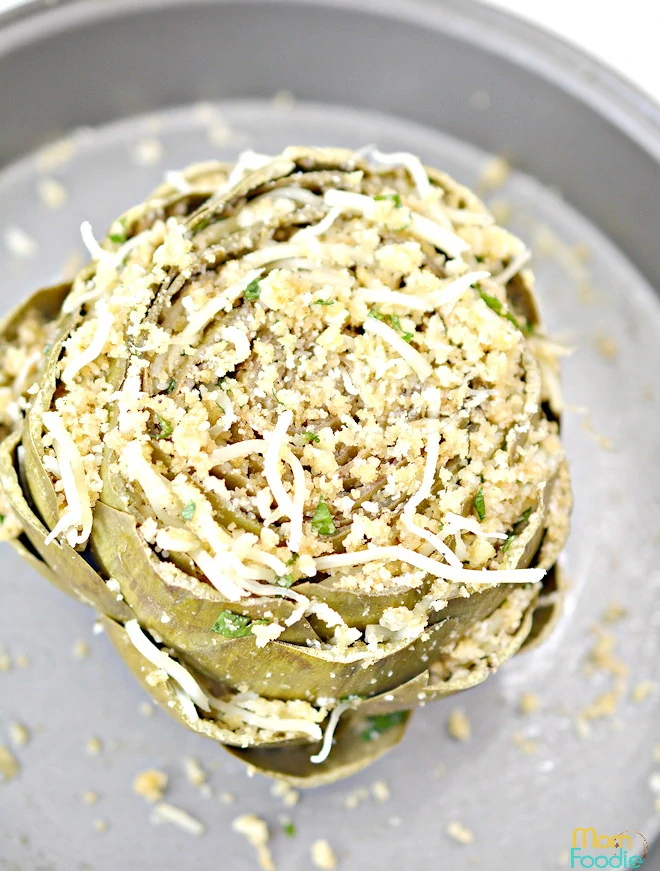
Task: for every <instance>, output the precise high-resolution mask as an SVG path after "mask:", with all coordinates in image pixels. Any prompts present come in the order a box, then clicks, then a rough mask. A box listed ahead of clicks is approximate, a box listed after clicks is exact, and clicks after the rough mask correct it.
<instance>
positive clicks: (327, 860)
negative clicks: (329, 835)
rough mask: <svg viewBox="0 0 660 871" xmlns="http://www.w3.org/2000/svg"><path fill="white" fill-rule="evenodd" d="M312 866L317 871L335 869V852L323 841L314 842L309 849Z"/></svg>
mask: <svg viewBox="0 0 660 871" xmlns="http://www.w3.org/2000/svg"><path fill="white" fill-rule="evenodd" d="M311 857H312V864H313V865H314V867H315V868H318V869H319V871H333V869H334V868H336V867H337V857H336V855H335V851H334V850H333V849H332V847H331V846H330V844H329V843H328V842H327V841H325V840H318V841H314V843H313V844H312V849H311Z"/></svg>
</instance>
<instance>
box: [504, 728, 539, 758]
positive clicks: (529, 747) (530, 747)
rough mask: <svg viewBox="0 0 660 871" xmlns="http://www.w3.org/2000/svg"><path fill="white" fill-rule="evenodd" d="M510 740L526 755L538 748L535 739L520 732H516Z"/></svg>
mask: <svg viewBox="0 0 660 871" xmlns="http://www.w3.org/2000/svg"><path fill="white" fill-rule="evenodd" d="M511 740H512V742H513V743H514V744H515V746H516V747H518V748H519V749H520V750H521V751H522V752H523V753H524V754H525V755H526V756H531V754H532V753H536V751H537V750H538V748H539V745H538V742H537V741H533V740H532V739H531V738H527V737H526V736H525V735H524V734H523V733H522V732H516V733H515V734H514V735H512V736H511Z"/></svg>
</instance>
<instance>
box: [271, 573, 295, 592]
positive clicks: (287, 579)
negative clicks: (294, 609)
mask: <svg viewBox="0 0 660 871" xmlns="http://www.w3.org/2000/svg"><path fill="white" fill-rule="evenodd" d="M291 584H293V575H289V574H286V575H280V576H279V577H277V578H275V586H276V587H285V588H286V589H287V590H288V589H289V587H290V586H291Z"/></svg>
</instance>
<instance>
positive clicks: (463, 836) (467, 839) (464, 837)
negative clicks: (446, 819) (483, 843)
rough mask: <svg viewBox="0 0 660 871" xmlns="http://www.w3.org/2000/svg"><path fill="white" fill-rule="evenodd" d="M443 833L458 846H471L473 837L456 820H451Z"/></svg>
mask: <svg viewBox="0 0 660 871" xmlns="http://www.w3.org/2000/svg"><path fill="white" fill-rule="evenodd" d="M445 831H446V832H447V834H448V835H449V837H450V838H451V839H452V840H453V841H457V842H458V843H459V844H471V843H472V842H473V841H474V835H473V834H472V832H471V831H470V829H468V828H467V826H464V825H463V824H462V823H459V822H458V820H452V822H450V823H448V824H447V828H446V830H445Z"/></svg>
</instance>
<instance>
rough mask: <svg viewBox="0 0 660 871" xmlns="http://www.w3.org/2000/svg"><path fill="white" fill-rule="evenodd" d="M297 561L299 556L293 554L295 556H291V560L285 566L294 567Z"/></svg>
mask: <svg viewBox="0 0 660 871" xmlns="http://www.w3.org/2000/svg"><path fill="white" fill-rule="evenodd" d="M297 560H298V554H297V553H293V554H291V556H290V557H289V559H288V560H287V561H286V563H285V564H284V565H286V566H292V565H293V564H294V563H295V562H296V561H297Z"/></svg>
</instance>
